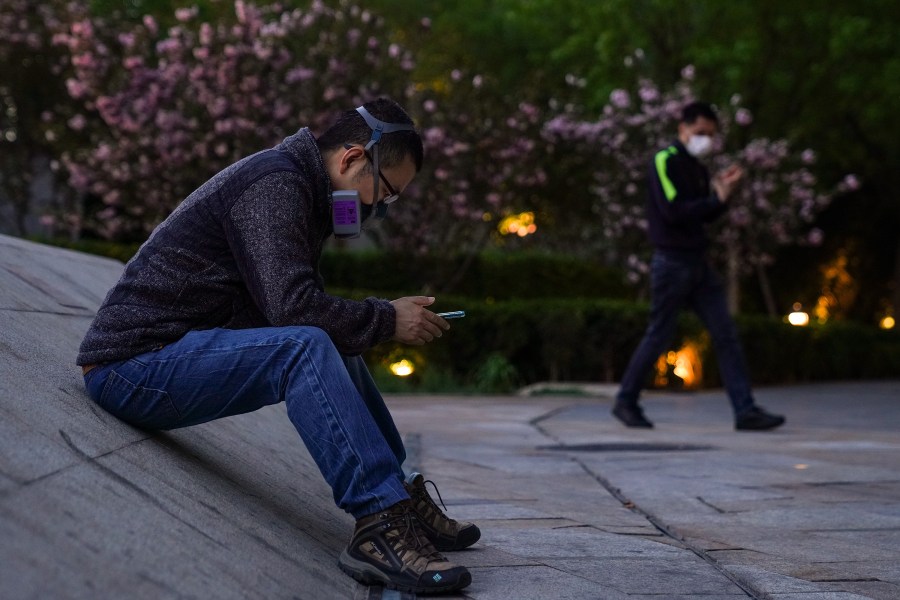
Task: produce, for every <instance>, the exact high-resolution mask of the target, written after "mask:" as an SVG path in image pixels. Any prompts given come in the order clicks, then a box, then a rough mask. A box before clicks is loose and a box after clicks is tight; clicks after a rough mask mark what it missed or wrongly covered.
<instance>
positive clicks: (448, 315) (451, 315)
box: [437, 310, 466, 319]
mask: <svg viewBox="0 0 900 600" xmlns="http://www.w3.org/2000/svg"><path fill="white" fill-rule="evenodd" d="M437 316H439V317H443V318H445V319H462V318H463V317H464V316H466V311H464V310H454V311H451V312H444V313H437Z"/></svg>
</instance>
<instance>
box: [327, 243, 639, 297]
mask: <svg viewBox="0 0 900 600" xmlns="http://www.w3.org/2000/svg"><path fill="white" fill-rule="evenodd" d="M320 268H321V271H322V274H323V276H324V278H325V282H326V284H327V285H328V286H333V287H336V288H341V289H344V290H348V291H349V292H350V293H354V292H355V291H356V290H375V291H379V292H382V293H385V292H390V293H394V294H397V295H403V296H408V295H411V294H418V293H427V294H432V295H434V294H436V295H438V296H439V297H441V296H443V295H445V294H453V295H455V296H466V297H471V298H480V299H484V300H485V301H488V302H489V301H492V300H507V299H512V298H523V299H524V298H539V297H551V296H552V297H568V298H575V297H596V296H603V297H606V298H632V297H634V289H633V288H632V287H631V286H628V285H627V284H626V282H625V280H624V278H623V274H622V272H620V271H619V270H616V269H610V268H607V267H603V266H600V265H599V264H596V263H592V262H589V261H583V260H579V259H576V258H572V257H569V256H565V255H560V254H547V253H539V252H517V253H499V252H485V253H482V254H479V255H477V256H475V257H474V258H472V257H467V256H460V255H442V256H433V255H432V256H425V257H421V258H416V259H415V260H411V259H410V258H409V257H408V256H406V255H403V254H391V253H386V252H380V251H365V252H344V251H332V252H326V253H325V254H324V255H323V256H322V262H321V264H320ZM463 274H464V276H461V275H463Z"/></svg>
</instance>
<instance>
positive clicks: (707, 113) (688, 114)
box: [681, 102, 719, 125]
mask: <svg viewBox="0 0 900 600" xmlns="http://www.w3.org/2000/svg"><path fill="white" fill-rule="evenodd" d="M700 117H703V118H704V119H709V120H710V121H712V122H713V123H715V124H716V125H718V124H719V117H718V115H716V111H715V110H714V109H713V107H712V104H709V103H708V102H691V103H690V104H686V105H685V106H684V108H682V109H681V122H682V123H685V124H687V125H690V124H692V123H694V122H695V121H696V120H697V119H699V118H700Z"/></svg>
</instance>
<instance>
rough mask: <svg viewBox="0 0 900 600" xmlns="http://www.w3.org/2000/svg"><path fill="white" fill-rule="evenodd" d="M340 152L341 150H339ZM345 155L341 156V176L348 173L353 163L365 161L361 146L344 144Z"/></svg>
mask: <svg viewBox="0 0 900 600" xmlns="http://www.w3.org/2000/svg"><path fill="white" fill-rule="evenodd" d="M339 152H340V150H339ZM343 152H344V153H343V154H342V155H341V160H340V163H339V169H340V173H341V175H343V174H344V173H346V172H347V170H348V169H350V167H351V166H353V163H355V162H356V161H358V160H364V159H365V152H364V151H363V149H362V148H361V147H360V146H354V145H352V144H344V150H343Z"/></svg>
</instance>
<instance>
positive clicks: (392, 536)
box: [338, 500, 472, 594]
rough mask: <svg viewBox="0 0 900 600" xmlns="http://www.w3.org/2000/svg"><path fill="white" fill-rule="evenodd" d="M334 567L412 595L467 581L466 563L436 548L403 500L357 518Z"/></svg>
mask: <svg viewBox="0 0 900 600" xmlns="http://www.w3.org/2000/svg"><path fill="white" fill-rule="evenodd" d="M338 566H339V567H340V568H341V570H342V571H344V573H346V574H347V575H349V576H350V577H352V578H353V579H355V580H357V581H359V582H360V583H362V584H364V585H383V586H384V587H387V588H391V589H394V590H400V591H404V592H412V593H414V594H428V593H438V592H451V591H454V590H461V589H462V588H464V587H466V586H467V585H469V584H470V583H472V576H471V575H470V574H469V571H468V570H466V568H465V567H460V566H458V565H455V564H453V563H451V562H450V561H448V560H447V559H446V558H444V557H443V556H442V555H441V554H440V553H439V552H438V551H437V550H435V548H434V546H433V545H432V544H431V542H430V541H429V540H428V537H427V536H426V535H425V532H424V531H423V530H422V528H421V526H420V524H419V521H418V518H417V517H416V513H415V511H414V510H413V507H412V504H411V503H410V502H409V501H408V500H404V501H403V502H398V503H397V504H395V505H393V506H391V507H390V508H388V509H386V510H383V511H381V512H379V513H375V514H374V515H369V516H367V517H363V518H362V519H360V520H359V521H357V522H356V529H355V530H354V531H353V537H352V538H351V539H350V543H349V544H348V545H347V548H345V549H344V551H343V552H341V556H340V558H339V559H338Z"/></svg>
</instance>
